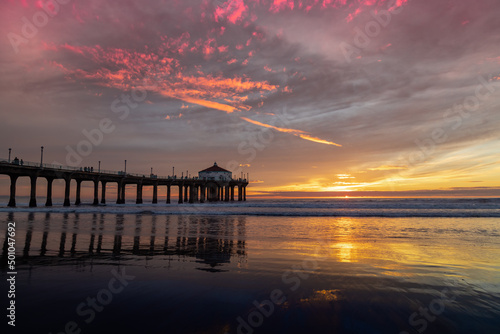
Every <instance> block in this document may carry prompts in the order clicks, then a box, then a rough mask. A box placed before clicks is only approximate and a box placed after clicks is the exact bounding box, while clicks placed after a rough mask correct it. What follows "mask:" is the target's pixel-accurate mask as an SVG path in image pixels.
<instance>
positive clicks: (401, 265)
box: [0, 198, 500, 334]
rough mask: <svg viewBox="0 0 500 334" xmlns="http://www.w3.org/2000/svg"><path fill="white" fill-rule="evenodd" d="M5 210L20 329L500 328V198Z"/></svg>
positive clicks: (4, 233) (1, 231) (0, 207)
mask: <svg viewBox="0 0 500 334" xmlns="http://www.w3.org/2000/svg"><path fill="white" fill-rule="evenodd" d="M0 203H1V204H0V217H2V219H1V223H0V242H2V245H3V250H2V270H1V294H2V303H3V304H2V309H3V310H4V312H5V315H4V316H2V318H3V319H4V320H3V322H4V324H5V326H6V328H7V329H8V330H9V331H8V333H10V332H12V333H53V334H56V333H58V334H59V333H221V334H226V333H245V334H246V333H395V334H398V333H399V334H403V333H498V329H499V328H500V220H499V217H500V199H498V198H483V199H442V198H439V199H434V198H433V199H366V198H339V199H307V200H303V199H289V200H284V199H280V200H275V199H273V200H256V199H250V200H249V201H247V202H234V203H214V204H181V205H177V204H172V205H166V204H158V205H150V204H142V205H135V204H133V203H127V204H125V205H116V204H108V205H105V206H98V207H94V206H91V205H81V206H71V207H69V208H64V207H62V206H61V205H60V203H57V201H55V206H54V207H51V208H45V207H39V208H34V209H30V208H28V207H27V200H26V198H20V199H18V203H20V204H19V207H18V208H16V209H11V208H7V207H6V201H4V202H0ZM39 203H43V202H41V201H39ZM12 223H15V224H12ZM9 227H11V228H10V229H9ZM12 231H15V236H14V237H13V238H12V239H14V241H15V246H14V248H15V252H14V248H10V250H9V246H11V245H9V242H11V241H12V239H11V240H9V239H8V238H9V235H8V233H10V232H12ZM13 252H14V253H15V258H14V257H13V256H12V254H11V253H13ZM9 255H11V256H10V257H9ZM12 259H14V264H15V268H14V270H15V274H10V273H11V272H13V271H12V268H10V267H9V265H10V264H12V262H10V263H9V261H12ZM12 277H14V279H15V285H14V290H15V296H14V297H13V298H11V297H8V296H7V294H8V291H10V290H12V284H11V282H12ZM8 279H10V281H8ZM12 300H14V301H15V325H16V326H15V327H13V326H10V325H8V324H7V322H8V321H11V319H9V318H8V317H6V315H8V314H9V312H11V311H9V310H7V308H8V307H9V305H10V304H9V303H10V302H11V301H12Z"/></svg>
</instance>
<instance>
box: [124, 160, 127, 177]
mask: <svg viewBox="0 0 500 334" xmlns="http://www.w3.org/2000/svg"><path fill="white" fill-rule="evenodd" d="M124 172H125V174H127V160H125V171H124Z"/></svg>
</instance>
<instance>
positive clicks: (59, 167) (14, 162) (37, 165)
mask: <svg viewBox="0 0 500 334" xmlns="http://www.w3.org/2000/svg"><path fill="white" fill-rule="evenodd" d="M0 163H4V164H11V165H16V166H27V167H35V168H50V169H56V170H61V171H77V172H86V173H95V174H110V175H119V176H135V177H144V178H150V179H162V180H191V181H194V180H199V179H200V178H198V177H187V176H185V177H177V175H174V176H171V175H169V176H158V175H156V174H149V175H146V174H139V173H129V172H127V173H125V172H124V171H113V170H105V169H95V168H94V169H93V170H88V168H87V169H85V167H72V166H63V165H54V164H44V163H42V164H40V163H39V162H32V161H24V160H10V161H9V160H8V159H3V158H0ZM232 181H241V182H246V179H243V178H237V179H232Z"/></svg>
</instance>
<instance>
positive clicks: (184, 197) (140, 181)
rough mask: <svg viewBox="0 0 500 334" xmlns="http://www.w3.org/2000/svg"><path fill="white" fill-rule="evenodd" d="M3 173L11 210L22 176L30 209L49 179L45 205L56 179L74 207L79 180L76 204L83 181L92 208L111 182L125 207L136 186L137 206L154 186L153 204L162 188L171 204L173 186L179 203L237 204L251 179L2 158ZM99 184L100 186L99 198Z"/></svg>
mask: <svg viewBox="0 0 500 334" xmlns="http://www.w3.org/2000/svg"><path fill="white" fill-rule="evenodd" d="M0 174H4V175H8V176H9V177H10V196H9V203H8V206H9V207H15V206H16V182H17V180H18V178H20V177H29V178H30V185H31V188H30V189H31V191H30V202H29V206H30V207H36V206H37V201H36V196H37V192H36V191H37V190H36V185H37V179H38V178H45V179H46V180H47V196H46V201H45V206H52V184H53V182H54V180H56V179H62V180H64V181H65V187H64V204H63V205H64V206H70V205H71V199H70V194H71V181H72V180H75V181H76V199H75V202H74V204H75V205H79V204H81V198H80V193H81V184H82V182H93V185H94V200H93V203H92V204H93V205H99V203H101V204H105V203H106V187H107V185H108V184H109V183H116V184H117V198H116V203H117V204H125V187H126V186H127V185H129V184H134V185H136V187H137V195H136V203H137V204H142V203H143V199H142V191H143V188H144V187H153V200H152V204H157V203H158V191H160V190H161V188H163V189H165V191H166V203H167V204H170V202H171V201H170V199H171V191H172V190H173V189H172V187H174V188H175V187H177V190H178V194H179V196H178V203H179V204H181V203H204V202H206V201H208V202H217V201H225V202H229V201H234V200H235V194H237V196H238V198H237V200H238V201H246V187H247V186H248V180H247V179H244V178H238V179H233V178H231V179H229V180H213V179H208V178H199V177H181V178H177V176H175V175H173V176H166V177H158V176H157V175H154V174H150V175H142V174H134V173H126V172H124V171H103V170H100V169H99V170H88V169H87V168H81V167H67V166H58V165H51V164H43V163H35V162H26V161H22V162H19V161H16V160H14V161H10V160H6V159H0ZM99 183H100V184H101V187H100V190H101V191H100V193H101V196H100V198H99Z"/></svg>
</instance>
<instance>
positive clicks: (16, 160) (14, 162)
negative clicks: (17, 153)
mask: <svg viewBox="0 0 500 334" xmlns="http://www.w3.org/2000/svg"><path fill="white" fill-rule="evenodd" d="M12 163H13V164H14V165H19V159H18V158H17V157H15V158H14V160H12Z"/></svg>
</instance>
